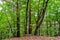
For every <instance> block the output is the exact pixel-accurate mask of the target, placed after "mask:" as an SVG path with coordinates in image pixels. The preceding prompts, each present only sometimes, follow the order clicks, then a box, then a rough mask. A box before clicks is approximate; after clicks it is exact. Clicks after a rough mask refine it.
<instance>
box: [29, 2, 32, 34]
mask: <svg viewBox="0 0 60 40" xmlns="http://www.w3.org/2000/svg"><path fill="white" fill-rule="evenodd" d="M31 31H32V27H31V3H30V2H29V34H31Z"/></svg>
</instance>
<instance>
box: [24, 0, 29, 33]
mask: <svg viewBox="0 0 60 40" xmlns="http://www.w3.org/2000/svg"><path fill="white" fill-rule="evenodd" d="M28 4H29V0H27V5H26V6H27V7H26V26H25V34H27V26H28Z"/></svg>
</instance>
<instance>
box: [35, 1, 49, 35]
mask: <svg viewBox="0 0 60 40" xmlns="http://www.w3.org/2000/svg"><path fill="white" fill-rule="evenodd" d="M48 1H49V0H47V1H45V0H44V3H43V7H42V10H41V13H42V16H41V18H40V19H39V20H38V23H37V25H36V29H35V32H34V35H37V31H38V28H40V25H41V24H42V22H43V19H44V15H45V11H46V8H47V5H48ZM44 4H45V5H44Z"/></svg>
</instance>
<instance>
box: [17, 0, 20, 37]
mask: <svg viewBox="0 0 60 40" xmlns="http://www.w3.org/2000/svg"><path fill="white" fill-rule="evenodd" d="M16 16H17V17H16V19H17V22H16V23H17V24H16V25H17V37H20V13H19V6H18V0H17V2H16Z"/></svg>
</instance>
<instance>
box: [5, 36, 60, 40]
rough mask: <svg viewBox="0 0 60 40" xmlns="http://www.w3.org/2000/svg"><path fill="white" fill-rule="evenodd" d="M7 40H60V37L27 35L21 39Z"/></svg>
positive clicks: (12, 39)
mask: <svg viewBox="0 0 60 40" xmlns="http://www.w3.org/2000/svg"><path fill="white" fill-rule="evenodd" d="M6 40H60V37H59V36H57V37H46V36H31V35H25V36H24V37H19V38H17V37H16V38H9V39H6Z"/></svg>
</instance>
